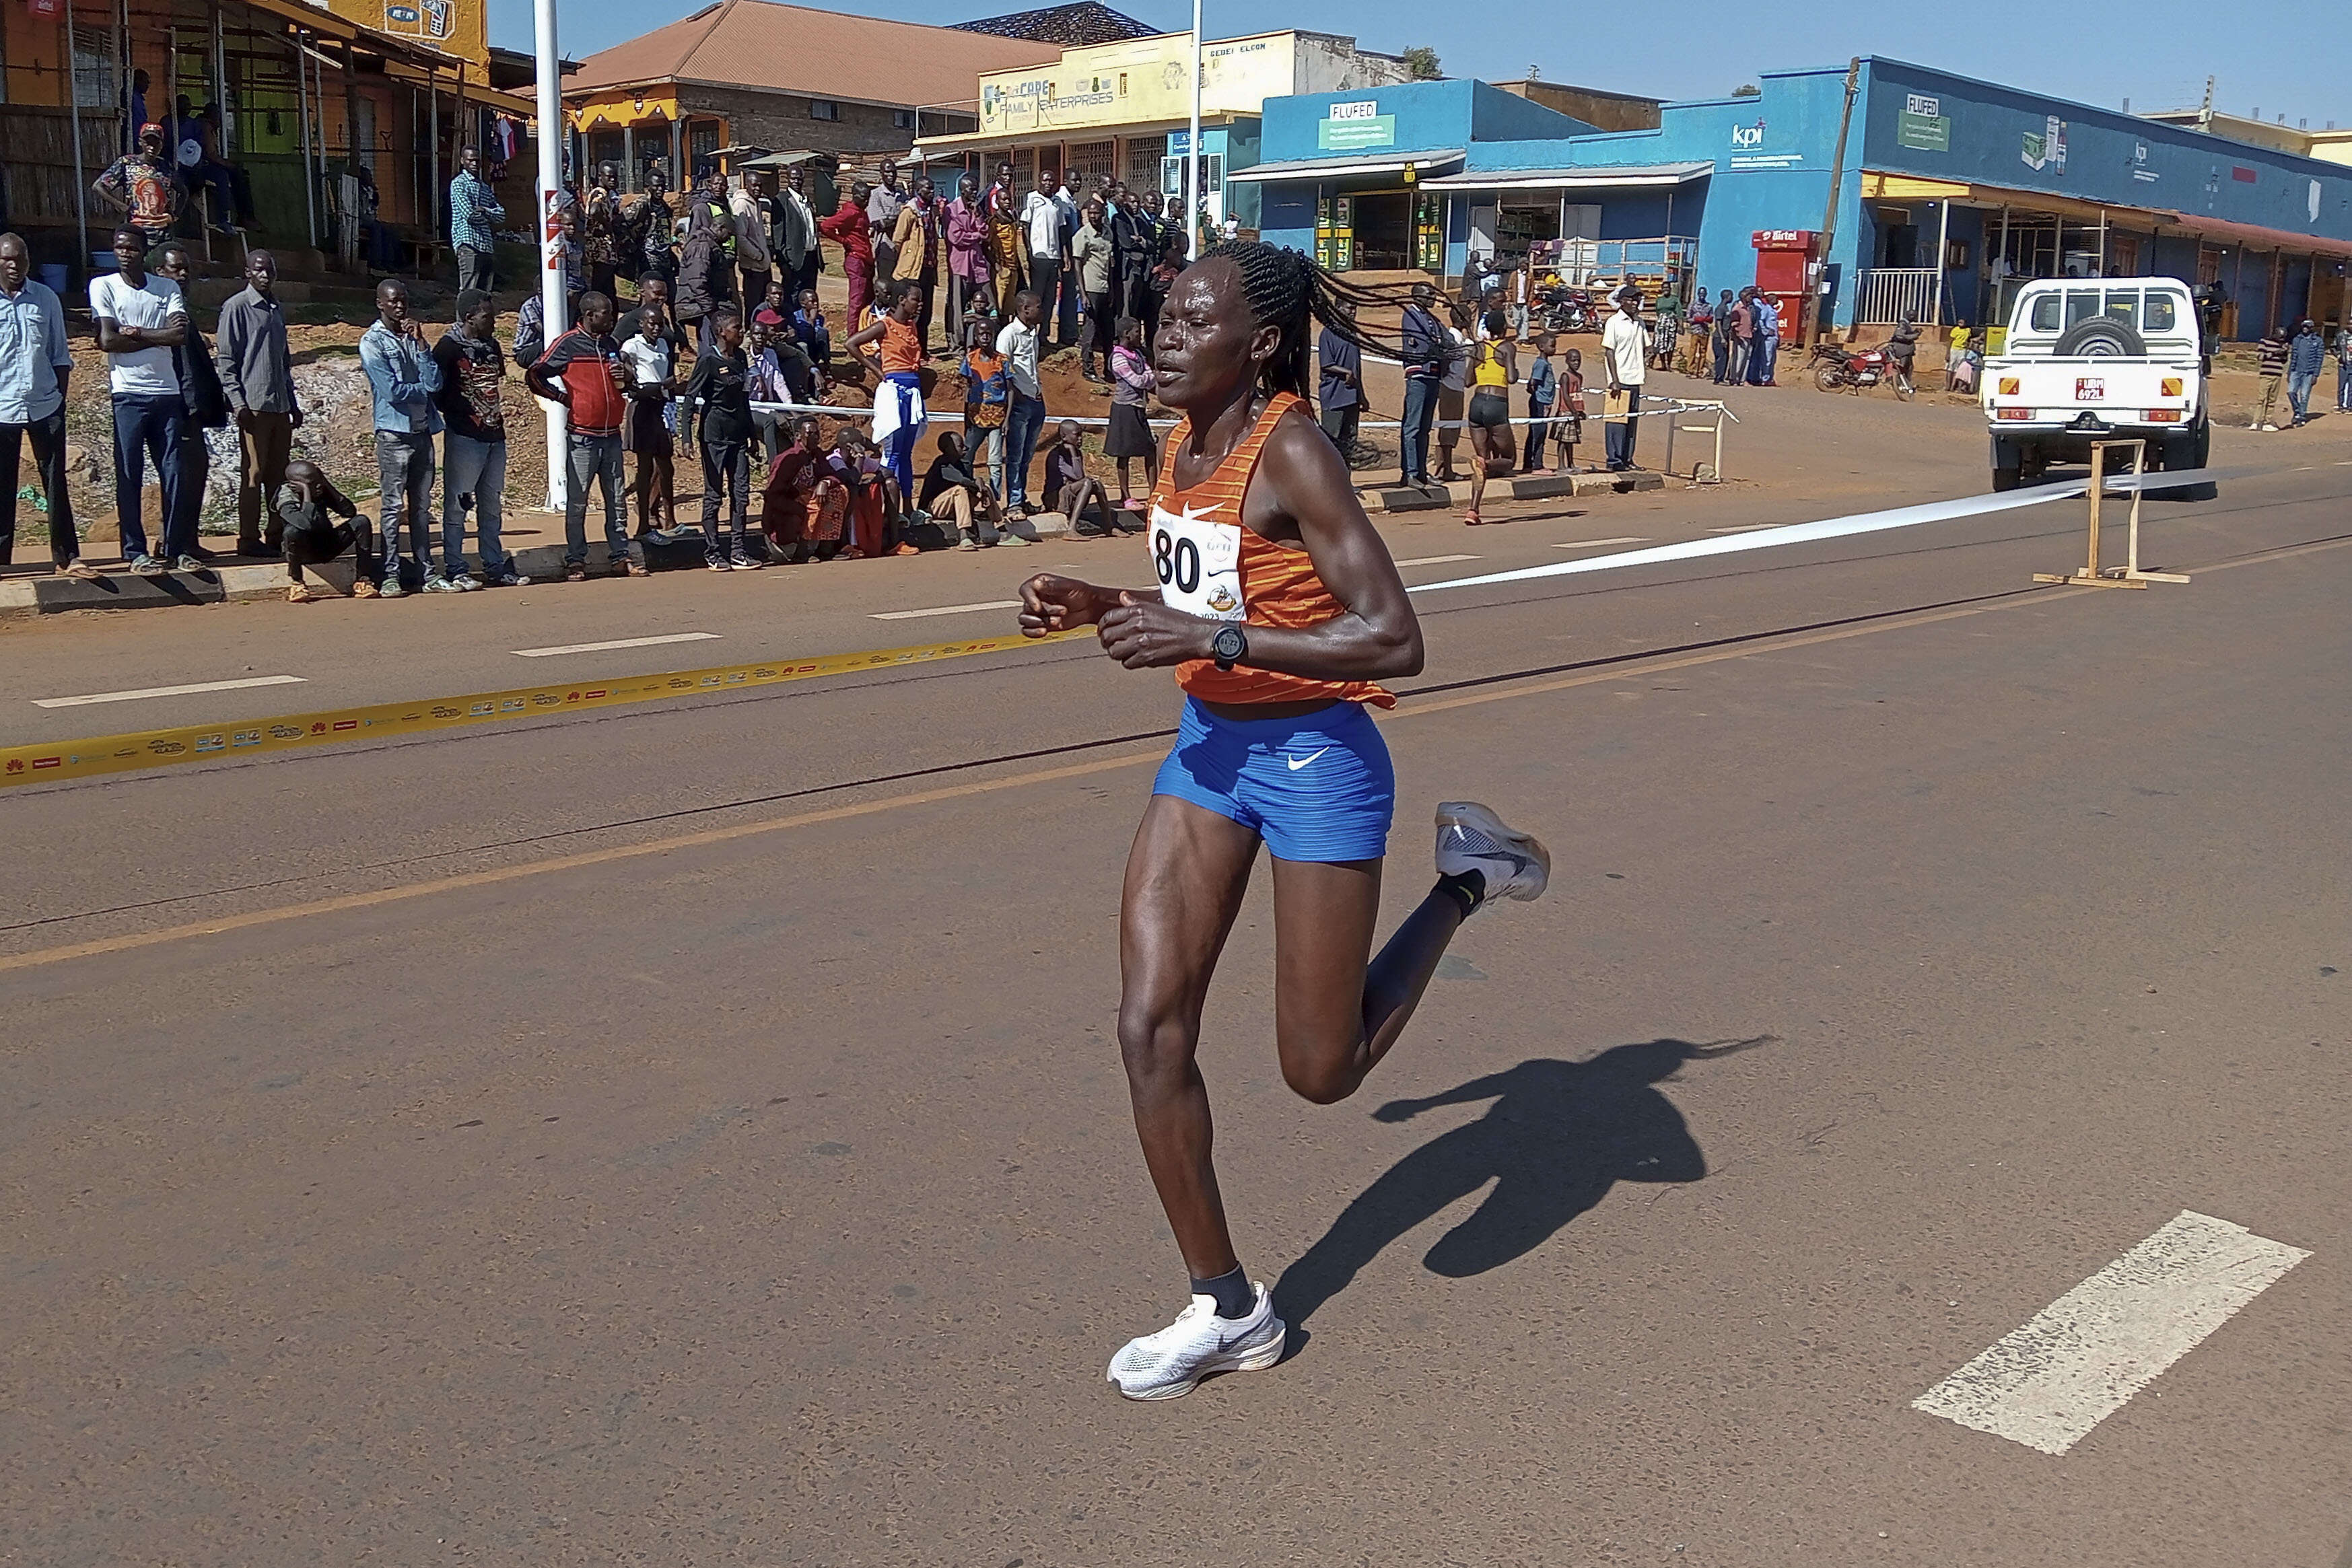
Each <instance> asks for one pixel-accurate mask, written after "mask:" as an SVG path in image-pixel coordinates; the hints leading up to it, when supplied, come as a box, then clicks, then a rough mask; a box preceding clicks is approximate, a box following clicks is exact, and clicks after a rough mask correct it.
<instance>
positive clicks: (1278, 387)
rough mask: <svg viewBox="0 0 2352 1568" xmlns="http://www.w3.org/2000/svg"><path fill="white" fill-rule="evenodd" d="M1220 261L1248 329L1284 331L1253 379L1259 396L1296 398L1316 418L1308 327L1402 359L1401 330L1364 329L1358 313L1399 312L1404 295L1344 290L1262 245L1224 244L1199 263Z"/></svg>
mask: <svg viewBox="0 0 2352 1568" xmlns="http://www.w3.org/2000/svg"><path fill="white" fill-rule="evenodd" d="M1220 258H1222V259H1223V260H1226V261H1230V262H1232V263H1233V264H1234V268H1235V269H1236V270H1237V271H1239V272H1240V274H1241V277H1242V301H1243V303H1244V305H1246V306H1247V307H1248V308H1249V313H1250V322H1251V325H1253V326H1256V327H1265V326H1273V327H1278V328H1280V329H1281V331H1282V337H1281V340H1280V341H1279V342H1277V343H1276V345H1275V350H1274V353H1273V355H1272V357H1270V358H1269V359H1268V360H1267V361H1265V366H1264V367H1263V368H1262V369H1261V370H1260V371H1259V372H1258V385H1259V387H1260V389H1261V390H1262V391H1265V392H1295V393H1296V394H1297V395H1298V396H1299V397H1300V398H1302V399H1304V400H1305V401H1306V402H1307V410H1308V412H1309V413H1312V412H1313V411H1314V406H1315V383H1316V382H1317V380H1318V377H1317V375H1316V372H1315V342H1314V339H1313V337H1312V335H1311V334H1310V332H1309V330H1308V329H1309V327H1310V325H1311V324H1317V323H1319V324H1320V325H1321V326H1323V327H1325V328H1326V329H1328V330H1329V331H1330V332H1331V334H1332V335H1333V336H1334V337H1337V338H1339V340H1342V341H1344V342H1348V343H1351V344H1353V345H1354V346H1355V347H1356V349H1357V350H1359V351H1360V352H1364V353H1372V354H1381V355H1386V356H1388V357H1390V358H1392V359H1402V357H1403V354H1404V344H1403V335H1402V330H1400V331H1397V332H1392V333H1391V332H1382V331H1379V330H1376V329H1373V328H1371V327H1370V326H1368V325H1366V323H1365V321H1364V319H1363V313H1364V312H1365V311H1366V310H1367V309H1377V308H1382V307H1389V308H1401V307H1402V306H1403V305H1405V304H1406V303H1407V302H1408V301H1409V300H1410V299H1411V298H1412V290H1411V289H1410V288H1409V287H1404V286H1400V285H1389V286H1386V287H1373V286H1368V285H1365V284H1360V283H1349V282H1346V281H1344V280H1343V279H1341V278H1339V277H1337V276H1336V275H1334V274H1333V273H1331V272H1329V271H1328V270H1326V269H1325V268H1324V267H1321V266H1319V265H1318V264H1317V263H1316V262H1315V260H1314V259H1313V258H1312V257H1310V256H1304V255H1302V254H1300V253H1299V252H1297V251H1295V250H1287V249H1285V248H1284V247H1283V246H1278V245H1268V244H1267V243H1266V242H1265V241H1264V240H1255V239H1234V240H1226V241H1224V242H1223V243H1222V244H1219V245H1213V246H1210V247H1209V248H1208V249H1207V250H1205V251H1203V252H1202V253H1201V258H1200V260H1201V261H1215V260H1218V259H1220ZM1193 265H1194V266H1196V267H1197V266H1199V265H1200V262H1195V263H1194V264H1193Z"/></svg>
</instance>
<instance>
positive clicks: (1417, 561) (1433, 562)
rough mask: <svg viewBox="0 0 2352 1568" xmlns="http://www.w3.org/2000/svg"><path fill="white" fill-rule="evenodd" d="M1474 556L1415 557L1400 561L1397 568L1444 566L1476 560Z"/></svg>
mask: <svg viewBox="0 0 2352 1568" xmlns="http://www.w3.org/2000/svg"><path fill="white" fill-rule="evenodd" d="M1476 559H1479V558H1478V557H1476V556H1475V555H1417V556H1415V557H1413V558H1412V559H1411V560H1401V561H1399V562H1397V564H1398V565H1399V566H1444V565H1445V564H1446V563H1447V562H1448V561H1456V560H1476Z"/></svg>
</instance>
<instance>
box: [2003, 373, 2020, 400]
mask: <svg viewBox="0 0 2352 1568" xmlns="http://www.w3.org/2000/svg"><path fill="white" fill-rule="evenodd" d="M2000 395H2001V396H2003V397H2015V396H2016V395H2017V378H2016V377H2015V376H2003V377H2001V378H2000Z"/></svg>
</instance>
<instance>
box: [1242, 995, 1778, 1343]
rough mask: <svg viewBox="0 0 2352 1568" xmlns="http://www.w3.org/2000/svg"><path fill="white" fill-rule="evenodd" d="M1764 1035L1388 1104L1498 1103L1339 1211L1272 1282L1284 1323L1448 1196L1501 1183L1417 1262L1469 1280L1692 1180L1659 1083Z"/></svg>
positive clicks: (1385, 1118) (1571, 1064) (1555, 1066)
mask: <svg viewBox="0 0 2352 1568" xmlns="http://www.w3.org/2000/svg"><path fill="white" fill-rule="evenodd" d="M1773 1041H1774V1037H1773V1036H1771V1035H1759V1036H1758V1037H1756V1038H1755V1039H1752V1040H1717V1041H1715V1042H1713V1043H1711V1044H1706V1045H1699V1044H1696V1043H1694V1042H1692V1041H1690V1040H1643V1041H1640V1042H1638V1043H1635V1044H1631V1045H1620V1046H1613V1047H1612V1048H1611V1049H1609V1050H1607V1051H1602V1052H1601V1054H1600V1055H1598V1056H1596V1057H1593V1058H1592V1059H1591V1061H1556V1060H1553V1059H1550V1058H1546V1057H1538V1058H1535V1059H1533V1060H1530V1061H1522V1062H1520V1063H1519V1064H1518V1065H1517V1067H1513V1068H1509V1069H1507V1070H1506V1071H1501V1072H1496V1073H1490V1074H1488V1075H1487V1076H1486V1077H1484V1078H1477V1079H1473V1080H1472V1081H1471V1082H1467V1083H1464V1084H1461V1085H1460V1086H1458V1087H1456V1088H1453V1089H1448V1090H1446V1091H1444V1092H1443V1093H1438V1094H1433V1095H1431V1096H1429V1097H1428V1098H1427V1099H1425V1100H1391V1101H1390V1102H1389V1103H1387V1104H1385V1105H1382V1106H1381V1107H1380V1109H1378V1110H1376V1111H1374V1112H1373V1113H1372V1115H1373V1117H1374V1119H1376V1120H1378V1121H1382V1122H1402V1121H1407V1120H1409V1119H1411V1118H1412V1117H1413V1116H1415V1115H1418V1114H1419V1113H1422V1112H1423V1111H1428V1110H1433V1109H1435V1108H1437V1107H1439V1106H1442V1105H1462V1104H1468V1103H1472V1102H1475V1101H1479V1100H1492V1101H1493V1102H1494V1104H1493V1105H1492V1106H1490V1107H1489V1108H1488V1109H1487V1112H1486V1114H1485V1115H1484V1116H1482V1117H1480V1118H1479V1119H1478V1120H1477V1121H1475V1122H1472V1123H1469V1124H1466V1125H1464V1126H1460V1127H1456V1128H1454V1130H1453V1131H1451V1132H1448V1133H1442V1134H1439V1135H1438V1136H1436V1137H1434V1138H1433V1139H1431V1140H1430V1141H1429V1142H1428V1143H1426V1144H1423V1145H1422V1146H1421V1147H1419V1148H1418V1149H1415V1150H1414V1151H1413V1152H1412V1153H1411V1154H1409V1155H1406V1156H1405V1157H1404V1158H1403V1159H1402V1160H1400V1161H1398V1162H1397V1163H1396V1164H1395V1165H1394V1166H1391V1167H1390V1168H1389V1170H1388V1172H1387V1174H1385V1175H1383V1176H1381V1178H1380V1179H1379V1180H1378V1181H1375V1182H1374V1183H1372V1185H1371V1186H1369V1187H1366V1188H1365V1189H1364V1191H1363V1193H1362V1195H1361V1196H1360V1197H1358V1198H1357V1199H1356V1200H1355V1201H1354V1202H1353V1203H1350V1204H1349V1205H1348V1207H1346V1208H1345V1209H1344V1210H1342V1211H1341V1212H1340V1215H1339V1218H1338V1219H1336V1220H1334V1221H1333V1222H1332V1225H1331V1228H1330V1229H1329V1230H1328V1231H1326V1232H1324V1234H1323V1239H1321V1240H1319V1241H1318V1242H1316V1243H1315V1245H1314V1246H1312V1247H1310V1248H1308V1249H1307V1252H1306V1254H1305V1256H1303V1257H1301V1258H1300V1259H1299V1260H1297V1262H1295V1263H1293V1264H1292V1265H1291V1266H1290V1267H1289V1268H1287V1269H1286V1270H1283V1274H1282V1280H1281V1282H1280V1283H1278V1284H1276V1286H1275V1288H1274V1300H1275V1305H1276V1309H1277V1310H1278V1311H1279V1312H1281V1313H1282V1315H1283V1317H1284V1319H1285V1320H1286V1322H1288V1323H1289V1324H1290V1328H1291V1353H1292V1354H1297V1350H1298V1347H1299V1346H1300V1345H1302V1344H1304V1343H1306V1340H1307V1335H1306V1334H1305V1333H1302V1332H1301V1330H1300V1325H1301V1324H1303V1323H1304V1322H1306V1321H1307V1319H1308V1318H1310V1317H1312V1316H1313V1315H1314V1314H1315V1312H1316V1310H1317V1309H1318V1308H1319V1307H1320V1306H1322V1305H1323V1303H1324V1302H1326V1301H1329V1300H1330V1299H1331V1298H1332V1297H1333V1296H1336V1295H1338V1294H1339V1292H1340V1291H1343V1290H1345V1289H1347V1288H1348V1284H1349V1281H1352V1280H1354V1279H1355V1277H1356V1275H1357V1273H1358V1272H1359V1271H1360V1270H1362V1269H1363V1268H1364V1266H1365V1265H1366V1264H1368V1263H1370V1261H1371V1260H1373V1259H1375V1258H1377V1257H1379V1256H1380V1254H1381V1249H1384V1248H1386V1247H1387V1246H1388V1245H1389V1244H1390V1243H1391V1242H1392V1241H1395V1240H1398V1239H1401V1238H1402V1237H1403V1236H1404V1235H1406V1234H1407V1233H1408V1232H1410V1231H1411V1230H1412V1229H1413V1228H1414V1227H1416V1226H1419V1225H1421V1224H1423V1223H1424V1222H1425V1221H1427V1220H1429V1219H1430V1218H1433V1216H1435V1215H1436V1214H1437V1213H1439V1212H1440V1211H1441V1210H1443V1209H1444V1208H1445V1207H1447V1206H1448V1205H1450V1204H1453V1203H1455V1202H1458V1201H1459V1200H1460V1199H1462V1198H1464V1197H1468V1196H1469V1195H1470V1194H1472V1193H1474V1192H1475V1191H1477V1190H1478V1189H1479V1188H1480V1187H1482V1186H1486V1184H1487V1183H1488V1182H1492V1183H1494V1184H1495V1186H1494V1190H1493V1191H1492V1192H1489V1193H1488V1194H1487V1195H1486V1201H1485V1202H1483V1203H1481V1204H1479V1206H1478V1207H1476V1208H1475V1210H1473V1211H1472V1212H1471V1213H1470V1215H1469V1217H1468V1218H1465V1219H1463V1220H1462V1221H1461V1222H1460V1223H1459V1224H1457V1225H1455V1226H1454V1228H1452V1229H1450V1230H1448V1231H1446V1232H1445V1234H1444V1235H1443V1236H1441V1237H1439V1238H1438V1239H1437V1240H1436V1242H1435V1243H1434V1244H1433V1246H1432V1247H1431V1248H1430V1249H1429V1251H1428V1253H1427V1255H1426V1256H1424V1257H1423V1260H1422V1261H1423V1263H1424V1264H1425V1265H1426V1266H1427V1267H1428V1269H1429V1270H1430V1272H1432V1273H1433V1274H1443V1275H1445V1276H1446V1277H1448V1278H1449V1279H1456V1280H1459V1279H1465V1278H1467V1277H1469V1276H1471V1275H1473V1274H1484V1273H1486V1271H1487V1270H1490V1269H1499V1268H1501V1267H1502V1266H1503V1265H1504V1264H1506V1263H1508V1262H1511V1261H1513V1260H1517V1259H1519V1258H1524V1257H1525V1256H1527V1255H1528V1253H1529V1252H1532V1251H1534V1250H1535V1249H1537V1248H1538V1247H1540V1246H1542V1245H1543V1244H1544V1243H1545V1242H1546V1241H1549V1239H1551V1238H1552V1237H1553V1236H1555V1235H1557V1234H1559V1231H1560V1230H1561V1229H1562V1228H1565V1227H1566V1226H1567V1225H1568V1224H1569V1223H1570V1221H1571V1220H1573V1219H1575V1218H1576V1217H1577V1216H1578V1215H1580V1214H1582V1213H1584V1212H1585V1211H1586V1210H1587V1209H1589V1208H1591V1207H1593V1206H1594V1205H1596V1204H1598V1203H1599V1202H1600V1201H1601V1198H1602V1197H1605V1196H1607V1194H1608V1191H1609V1189H1610V1187H1611V1186H1614V1185H1615V1184H1616V1183H1618V1182H1621V1181H1639V1182H1692V1181H1698V1180H1701V1179H1703V1178H1704V1177H1705V1176H1706V1156H1705V1155H1702V1154H1701V1153H1700V1152H1699V1146H1698V1143H1697V1141H1696V1139H1694V1138H1693V1137H1692V1136H1691V1133H1690V1128H1689V1126H1688V1125H1687V1124H1685V1122H1684V1121H1683V1113H1681V1112H1680V1111H1679V1110H1677V1109H1675V1103H1674V1102H1673V1101H1671V1100H1669V1099H1667V1098H1666V1096H1665V1094H1664V1092H1661V1091H1660V1090H1659V1089H1658V1087H1657V1085H1658V1084H1659V1083H1661V1082H1664V1081H1665V1080H1667V1079H1669V1078H1671V1077H1673V1076H1674V1074H1675V1071H1678V1070H1679V1069H1680V1068H1682V1067H1683V1065H1684V1064H1685V1063H1686V1062H1692V1061H1709V1060H1711V1059H1713V1058H1715V1057H1718V1056H1729V1055H1730V1054H1732V1053H1733V1052H1734V1051H1748V1050H1752V1049H1754V1048H1755V1047H1757V1046H1759V1045H1765V1044H1769V1043H1773Z"/></svg>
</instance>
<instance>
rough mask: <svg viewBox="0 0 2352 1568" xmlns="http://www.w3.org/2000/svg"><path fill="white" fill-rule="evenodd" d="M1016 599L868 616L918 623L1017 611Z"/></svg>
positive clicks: (948, 605) (874, 618)
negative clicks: (935, 617)
mask: <svg viewBox="0 0 2352 1568" xmlns="http://www.w3.org/2000/svg"><path fill="white" fill-rule="evenodd" d="M1020 608H1021V601H1019V600H1017V599H992V600H989V601H987V602H986V603H984V604H942V605H940V606H938V607H937V608H935V609H931V610H885V611H882V612H878V613H877V614H874V615H871V616H868V617H867V619H868V620H872V621H919V620H921V619H922V618H923V617H924V616H926V615H964V614H969V613H971V612H973V611H976V610H1018V609H1020Z"/></svg>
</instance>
